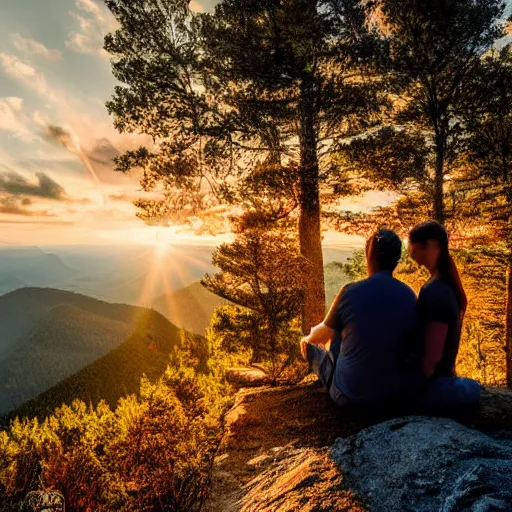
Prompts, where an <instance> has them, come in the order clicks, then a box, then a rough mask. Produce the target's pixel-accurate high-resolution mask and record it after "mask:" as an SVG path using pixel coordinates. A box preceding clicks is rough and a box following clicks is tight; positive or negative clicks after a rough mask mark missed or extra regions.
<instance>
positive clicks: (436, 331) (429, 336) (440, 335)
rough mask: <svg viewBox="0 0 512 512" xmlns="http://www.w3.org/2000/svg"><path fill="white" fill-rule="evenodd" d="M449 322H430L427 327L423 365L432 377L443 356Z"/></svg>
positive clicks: (424, 369)
mask: <svg viewBox="0 0 512 512" xmlns="http://www.w3.org/2000/svg"><path fill="white" fill-rule="evenodd" d="M447 333H448V324H445V323H442V322H428V323H427V325H426V327H425V352H424V355H423V362H422V367H423V371H424V373H425V375H426V376H427V377H431V376H432V374H433V373H434V371H435V369H436V367H437V365H438V364H439V362H440V361H441V358H442V357H443V350H444V344H445V342H446V335H447Z"/></svg>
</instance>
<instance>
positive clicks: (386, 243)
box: [366, 229, 402, 275]
mask: <svg viewBox="0 0 512 512" xmlns="http://www.w3.org/2000/svg"><path fill="white" fill-rule="evenodd" d="M401 257H402V241H401V240H400V238H399V237H398V235H397V234H396V233H395V232H394V231H391V230H390V229H381V230H379V231H377V232H376V233H374V234H373V235H372V236H371V237H370V238H369V239H368V240H367V241H366V263H367V265H368V273H369V274H370V275H372V274H375V272H382V271H387V272H393V271H394V270H395V268H396V266H397V265H398V262H399V261H400V258H401Z"/></svg>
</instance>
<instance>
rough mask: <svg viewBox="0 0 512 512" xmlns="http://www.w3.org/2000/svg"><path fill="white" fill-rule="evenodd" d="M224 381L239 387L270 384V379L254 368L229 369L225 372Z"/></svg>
mask: <svg viewBox="0 0 512 512" xmlns="http://www.w3.org/2000/svg"><path fill="white" fill-rule="evenodd" d="M226 379H227V380H228V382H231V383H232V384H237V385H239V386H264V385H265V384H269V383H270V382H272V378H271V377H270V376H269V375H268V374H266V373H265V372H264V371H263V370H262V369H260V368H256V367H254V366H241V367H236V368H229V369H228V370H227V371H226Z"/></svg>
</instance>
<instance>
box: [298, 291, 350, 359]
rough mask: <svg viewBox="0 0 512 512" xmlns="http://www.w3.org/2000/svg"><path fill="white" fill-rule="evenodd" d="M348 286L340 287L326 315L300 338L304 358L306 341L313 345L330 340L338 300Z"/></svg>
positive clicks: (333, 329)
mask: <svg viewBox="0 0 512 512" xmlns="http://www.w3.org/2000/svg"><path fill="white" fill-rule="evenodd" d="M348 286H349V285H345V286H344V287H343V288H341V289H340V291H339V292H338V294H337V295H336V297H334V300H333V301H332V304H331V307H330V308H329V311H328V313H327V315H325V318H324V320H323V322H321V323H319V324H318V325H315V326H314V327H313V328H312V329H311V332H310V333H309V334H308V335H307V336H304V337H303V338H302V339H301V340H300V350H301V353H302V356H303V357H304V359H306V345H307V344H308V343H312V344H313V345H325V344H326V343H328V342H329V341H331V339H332V337H333V336H334V333H335V330H336V329H335V328H336V312H337V310H338V306H339V302H340V300H341V298H342V296H343V294H344V293H345V291H346V289H347V288H348Z"/></svg>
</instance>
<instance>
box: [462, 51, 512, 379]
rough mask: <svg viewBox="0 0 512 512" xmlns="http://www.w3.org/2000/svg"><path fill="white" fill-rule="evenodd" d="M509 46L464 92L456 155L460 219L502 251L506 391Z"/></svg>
mask: <svg viewBox="0 0 512 512" xmlns="http://www.w3.org/2000/svg"><path fill="white" fill-rule="evenodd" d="M511 50H512V48H511V47H510V46H506V47H505V48H503V49H502V50H501V51H499V52H498V51H493V52H491V53H490V54H489V55H487V56H486V57H485V58H483V59H482V62H481V66H480V69H479V72H477V73H474V74H473V76H472V79H471V81H470V82H469V84H468V87H467V89H466V98H467V105H466V108H465V109H464V112H463V115H462V119H463V122H464V128H465V132H466V134H467V137H466V139H465V150H466V151H465V152H464V153H463V154H462V155H461V158H460V160H461V162H460V164H461V166H462V169H463V173H464V175H463V177H462V178H461V179H460V180H459V183H460V188H461V189H462V190H463V192H464V197H463V204H464V206H465V209H464V211H463V215H464V216H467V217H469V218H471V219H472V220H473V223H474V224H475V223H476V224H477V226H476V227H475V228H474V231H475V235H481V234H482V228H483V234H485V235H486V238H487V239H488V240H489V241H490V242H496V241H498V242H501V243H502V244H504V246H505V248H506V252H507V259H508V265H507V266H508V269H507V284H506V294H507V299H506V327H505V338H506V342H505V346H506V353H507V383H508V385H509V387H512V54H511Z"/></svg>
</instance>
